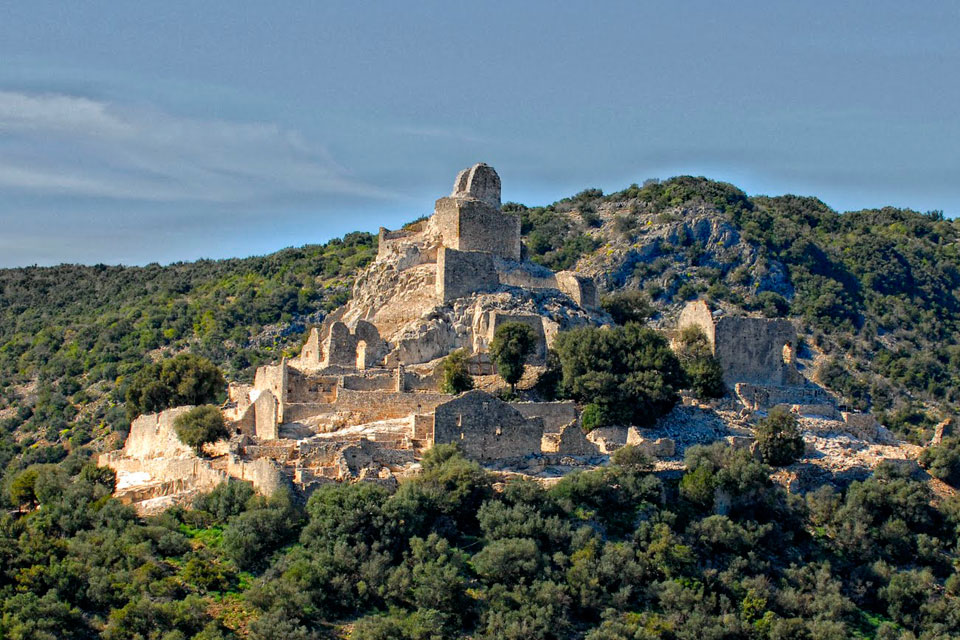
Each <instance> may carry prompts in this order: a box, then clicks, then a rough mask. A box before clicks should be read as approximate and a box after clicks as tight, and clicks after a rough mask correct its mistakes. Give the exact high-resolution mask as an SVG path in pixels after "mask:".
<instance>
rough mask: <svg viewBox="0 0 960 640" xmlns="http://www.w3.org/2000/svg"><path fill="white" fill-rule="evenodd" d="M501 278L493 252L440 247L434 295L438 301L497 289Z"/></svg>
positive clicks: (446, 300)
mask: <svg viewBox="0 0 960 640" xmlns="http://www.w3.org/2000/svg"><path fill="white" fill-rule="evenodd" d="M499 285H500V278H499V276H498V275H497V270H496V267H495V266H494V260H493V255H492V254H490V253H481V252H477V251H457V250H455V249H450V248H447V247H442V248H441V249H440V251H439V252H438V253H437V284H436V287H437V295H438V297H439V298H440V301H441V302H448V301H450V300H455V299H457V298H462V297H465V296H468V295H470V294H471V293H475V292H477V291H487V290H491V289H496V288H497V287H498V286H499Z"/></svg>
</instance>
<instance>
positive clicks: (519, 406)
mask: <svg viewBox="0 0 960 640" xmlns="http://www.w3.org/2000/svg"><path fill="white" fill-rule="evenodd" d="M510 406H511V407H513V408H514V409H516V410H517V411H519V412H520V413H521V414H522V415H523V417H525V418H528V419H529V418H542V419H543V430H544V431H546V432H547V433H559V432H560V431H561V430H562V429H563V428H564V427H566V426H567V425H568V424H570V423H571V422H576V421H577V417H578V416H577V404H576V403H575V402H573V401H569V400H565V401H559V402H511V403H510Z"/></svg>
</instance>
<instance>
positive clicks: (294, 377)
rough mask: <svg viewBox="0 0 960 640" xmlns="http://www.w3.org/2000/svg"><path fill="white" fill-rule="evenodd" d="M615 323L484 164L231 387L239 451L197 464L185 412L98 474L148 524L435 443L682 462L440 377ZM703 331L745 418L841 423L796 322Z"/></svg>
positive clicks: (542, 455)
mask: <svg viewBox="0 0 960 640" xmlns="http://www.w3.org/2000/svg"><path fill="white" fill-rule="evenodd" d="M608 321H609V317H608V316H607V315H606V314H605V313H604V312H603V311H600V310H598V309H597V290H596V287H595V285H594V283H593V281H592V280H591V279H590V278H587V277H584V276H582V275H580V274H578V273H573V272H570V271H562V272H559V273H553V272H552V271H550V270H548V269H545V268H543V267H540V266H538V265H535V264H533V263H531V262H529V261H527V260H525V259H524V255H523V246H522V245H521V242H520V220H519V218H518V217H517V216H515V215H513V214H512V213H509V212H505V211H503V210H502V209H501V206H500V178H499V176H498V175H497V173H496V172H495V171H494V170H493V169H492V168H491V167H489V166H487V165H485V164H477V165H474V166H473V167H470V168H469V169H465V170H464V171H461V172H460V173H459V174H458V175H457V178H456V180H455V182H454V188H453V191H452V193H451V194H450V195H449V196H447V197H444V198H440V199H439V200H437V201H436V203H435V206H434V211H433V214H432V215H431V216H429V217H426V218H424V219H421V220H420V221H418V222H416V223H413V224H411V225H407V226H406V227H404V228H403V229H401V230H398V231H388V230H387V229H383V228H381V229H380V234H379V250H378V255H377V257H376V259H375V260H374V261H373V262H372V263H371V264H370V265H369V266H368V267H367V268H366V269H364V270H363V272H362V273H360V274H359V276H358V277H357V279H356V282H355V284H354V288H353V295H352V297H351V299H350V301H349V302H348V303H347V304H346V305H344V306H342V307H341V308H339V309H337V310H336V311H334V312H333V313H331V314H329V315H328V316H327V317H326V318H325V319H324V321H323V323H322V324H321V326H319V327H316V328H313V329H311V330H310V332H309V334H308V336H307V339H306V341H305V343H304V345H303V347H302V349H301V351H300V353H299V355H298V356H297V357H296V358H291V359H284V360H283V361H281V362H279V363H276V364H272V365H268V366H264V367H260V368H259V369H258V370H257V372H256V376H255V378H254V382H253V384H252V385H249V384H237V383H234V384H231V385H230V387H229V400H228V402H227V403H226V404H225V405H224V406H223V407H222V412H223V415H224V418H225V420H226V422H227V424H228V426H229V428H230V431H231V434H232V435H231V437H230V438H229V439H228V440H226V441H221V442H218V443H215V444H214V445H207V449H206V451H205V453H206V454H207V455H205V456H202V457H201V456H197V455H195V454H194V452H193V451H192V450H191V449H190V448H188V447H186V446H184V445H183V443H181V442H180V441H179V439H178V438H177V436H176V433H175V429H174V426H173V422H174V420H175V418H176V416H178V415H180V414H181V413H182V412H183V411H186V410H187V408H185V407H178V408H175V409H170V410H167V411H164V412H162V413H160V414H149V415H143V416H140V417H139V418H137V419H136V420H135V421H134V422H133V424H132V426H131V431H130V435H129V437H128V439H127V441H126V444H125V446H124V448H123V449H121V450H119V451H113V452H109V453H105V454H103V455H102V456H101V458H100V463H101V464H103V465H107V466H110V467H112V468H113V469H115V470H116V471H117V479H118V485H117V496H118V497H120V498H121V499H124V500H127V501H129V502H133V503H136V504H137V505H138V507H140V508H141V510H145V511H149V510H151V509H154V508H156V509H160V508H163V507H165V506H167V505H169V504H170V503H171V502H172V501H177V500H184V499H186V498H187V497H189V496H190V495H192V494H193V493H196V492H200V491H207V490H210V489H212V488H214V487H215V486H216V485H218V484H219V483H220V482H223V481H224V480H227V479H229V478H238V479H241V480H247V481H250V482H252V483H253V484H254V486H255V487H256V488H257V489H258V490H260V491H262V492H264V493H270V492H272V491H274V490H275V489H277V488H278V487H280V486H292V487H293V488H295V489H297V490H300V491H303V492H304V493H308V492H309V491H310V490H312V488H314V487H316V486H319V485H320V484H322V483H325V482H335V481H344V480H353V479H362V480H367V481H372V482H381V483H394V482H396V479H397V478H398V477H403V476H405V475H408V474H412V473H416V472H417V469H418V467H419V460H420V459H421V456H422V454H423V452H424V451H426V450H427V449H429V448H430V447H432V446H433V445H434V444H438V443H456V444H458V445H459V447H460V448H461V450H462V451H463V452H464V454H465V455H467V456H468V457H471V458H473V459H475V460H478V461H480V462H482V463H484V464H488V465H499V466H502V467H507V468H511V469H521V470H522V469H536V468H537V465H539V468H540V469H542V468H543V467H544V465H547V464H550V465H555V466H559V467H564V468H568V467H569V465H571V464H573V465H579V464H596V463H598V462H602V461H603V458H602V456H605V455H607V454H610V453H612V451H613V450H615V449H616V448H617V447H619V446H623V445H624V444H634V445H638V446H641V447H643V448H646V450H647V451H648V453H650V454H652V455H655V456H659V457H673V456H674V455H675V453H676V451H675V448H674V440H673V437H677V436H676V433H675V432H671V437H664V438H661V437H658V436H655V435H653V434H651V433H646V435H644V434H641V432H640V431H638V430H637V429H635V428H633V427H605V428H601V429H595V430H594V431H592V432H591V433H590V434H588V435H584V433H583V431H582V429H581V427H580V416H579V412H578V409H577V407H576V405H575V404H574V403H572V402H505V401H503V400H501V399H499V398H498V397H496V396H494V395H492V394H490V393H487V392H485V391H483V390H474V391H469V392H467V393H463V394H460V395H458V396H453V395H449V394H445V393H442V392H441V391H440V389H439V383H440V378H441V370H442V362H443V359H444V358H445V357H446V356H447V355H449V354H450V353H451V352H453V351H454V350H458V349H462V350H464V351H465V353H466V354H467V356H468V359H467V362H468V367H469V369H470V372H471V373H472V374H473V375H475V376H479V377H481V378H483V377H484V376H491V375H493V374H495V373H496V371H495V367H494V365H493V363H492V362H491V360H490V358H489V355H488V350H489V345H490V342H491V341H492V339H493V336H494V333H495V331H496V329H497V327H499V326H500V325H502V324H503V323H505V322H522V323H525V324H527V325H528V326H530V327H531V328H532V329H533V331H534V334H535V335H536V336H537V339H538V343H537V346H536V348H535V349H534V351H533V353H532V355H531V356H530V358H529V360H528V365H530V367H531V369H532V370H533V371H536V368H537V367H542V366H543V365H544V364H545V360H546V356H547V349H548V347H549V346H550V344H551V342H552V341H553V339H554V338H555V336H556V335H557V333H558V332H559V331H562V330H565V329H569V328H572V327H576V326H583V325H592V326H603V325H605V324H607V323H608ZM689 326H696V327H698V328H699V329H700V330H701V331H703V333H704V334H705V335H706V337H707V340H708V342H709V344H710V347H711V349H712V351H713V353H714V355H715V356H716V357H717V359H718V360H719V362H720V364H721V366H722V368H723V375H724V382H725V384H726V386H727V387H728V389H729V390H730V391H731V396H732V397H731V399H730V400H731V401H732V402H734V403H735V404H736V406H738V407H741V408H745V409H746V410H748V411H751V410H765V409H768V408H770V407H773V406H775V405H783V404H786V405H789V406H791V407H792V410H794V411H795V412H797V413H798V414H804V413H806V414H809V413H813V414H815V415H818V416H828V417H831V418H832V419H839V418H840V415H839V412H838V411H837V407H836V404H835V403H834V401H833V399H832V398H831V397H830V396H829V394H827V393H826V392H825V391H824V390H823V389H821V388H820V387H817V386H816V385H814V384H812V383H811V382H809V381H808V380H807V378H806V377H805V376H804V375H803V374H802V373H801V372H800V371H798V368H797V365H796V353H795V351H796V349H797V335H796V331H795V329H794V327H793V325H792V324H791V323H790V322H789V321H787V320H772V319H765V318H751V317H743V316H734V315H725V314H723V313H722V312H720V311H719V310H716V311H713V310H711V309H710V308H709V307H708V306H707V304H706V303H705V302H703V301H695V302H692V303H689V304H688V305H687V306H686V307H685V308H684V309H683V310H682V312H681V313H680V316H679V321H678V323H677V328H678V329H681V330H682V329H683V328H685V327H689ZM680 420H681V422H683V421H684V420H685V418H683V417H682V416H680ZM843 420H844V421H845V422H846V424H847V425H848V427H849V429H853V428H856V429H858V430H859V433H865V432H866V431H870V432H871V433H875V432H876V431H877V426H876V425H875V423H869V424H868V423H867V422H868V421H865V420H864V419H863V416H859V415H853V416H849V415H848V414H843ZM667 422H670V421H669V420H668V421H667ZM687 424H689V422H688V423H687ZM715 435H716V434H715ZM716 437H719V436H716ZM869 437H873V436H869ZM736 438H740V440H742V439H744V438H743V437H741V436H737V437H735V439H736ZM697 441H698V442H699V441H701V440H697ZM738 441H739V440H738Z"/></svg>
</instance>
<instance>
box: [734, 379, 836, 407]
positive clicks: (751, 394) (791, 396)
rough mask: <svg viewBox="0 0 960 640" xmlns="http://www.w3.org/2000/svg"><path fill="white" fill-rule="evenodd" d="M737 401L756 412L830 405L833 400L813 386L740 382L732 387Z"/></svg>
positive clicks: (823, 391)
mask: <svg viewBox="0 0 960 640" xmlns="http://www.w3.org/2000/svg"><path fill="white" fill-rule="evenodd" d="M733 388H734V393H735V395H736V396H737V399H739V400H740V402H741V403H742V404H743V405H744V406H745V407H747V408H748V409H752V410H757V409H764V408H768V407H775V406H777V405H780V404H785V405H832V404H833V398H832V397H831V396H830V394H829V393H827V392H826V391H825V390H823V389H821V388H820V387H816V386H813V385H807V386H793V385H787V386H784V385H756V384H750V383H748V382H740V383H737V384H736V385H734V387H733Z"/></svg>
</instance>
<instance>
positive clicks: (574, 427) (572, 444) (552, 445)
mask: <svg viewBox="0 0 960 640" xmlns="http://www.w3.org/2000/svg"><path fill="white" fill-rule="evenodd" d="M543 450H544V452H545V453H556V454H559V455H564V456H596V455H599V454H600V447H598V446H597V445H596V444H595V443H593V442H590V440H588V439H587V436H586V435H585V434H584V433H583V428H582V427H581V426H580V422H579V420H576V421H574V422H571V423H570V424H566V425H563V426H562V427H560V430H559V431H557V432H555V433H545V434H544V436H543Z"/></svg>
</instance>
